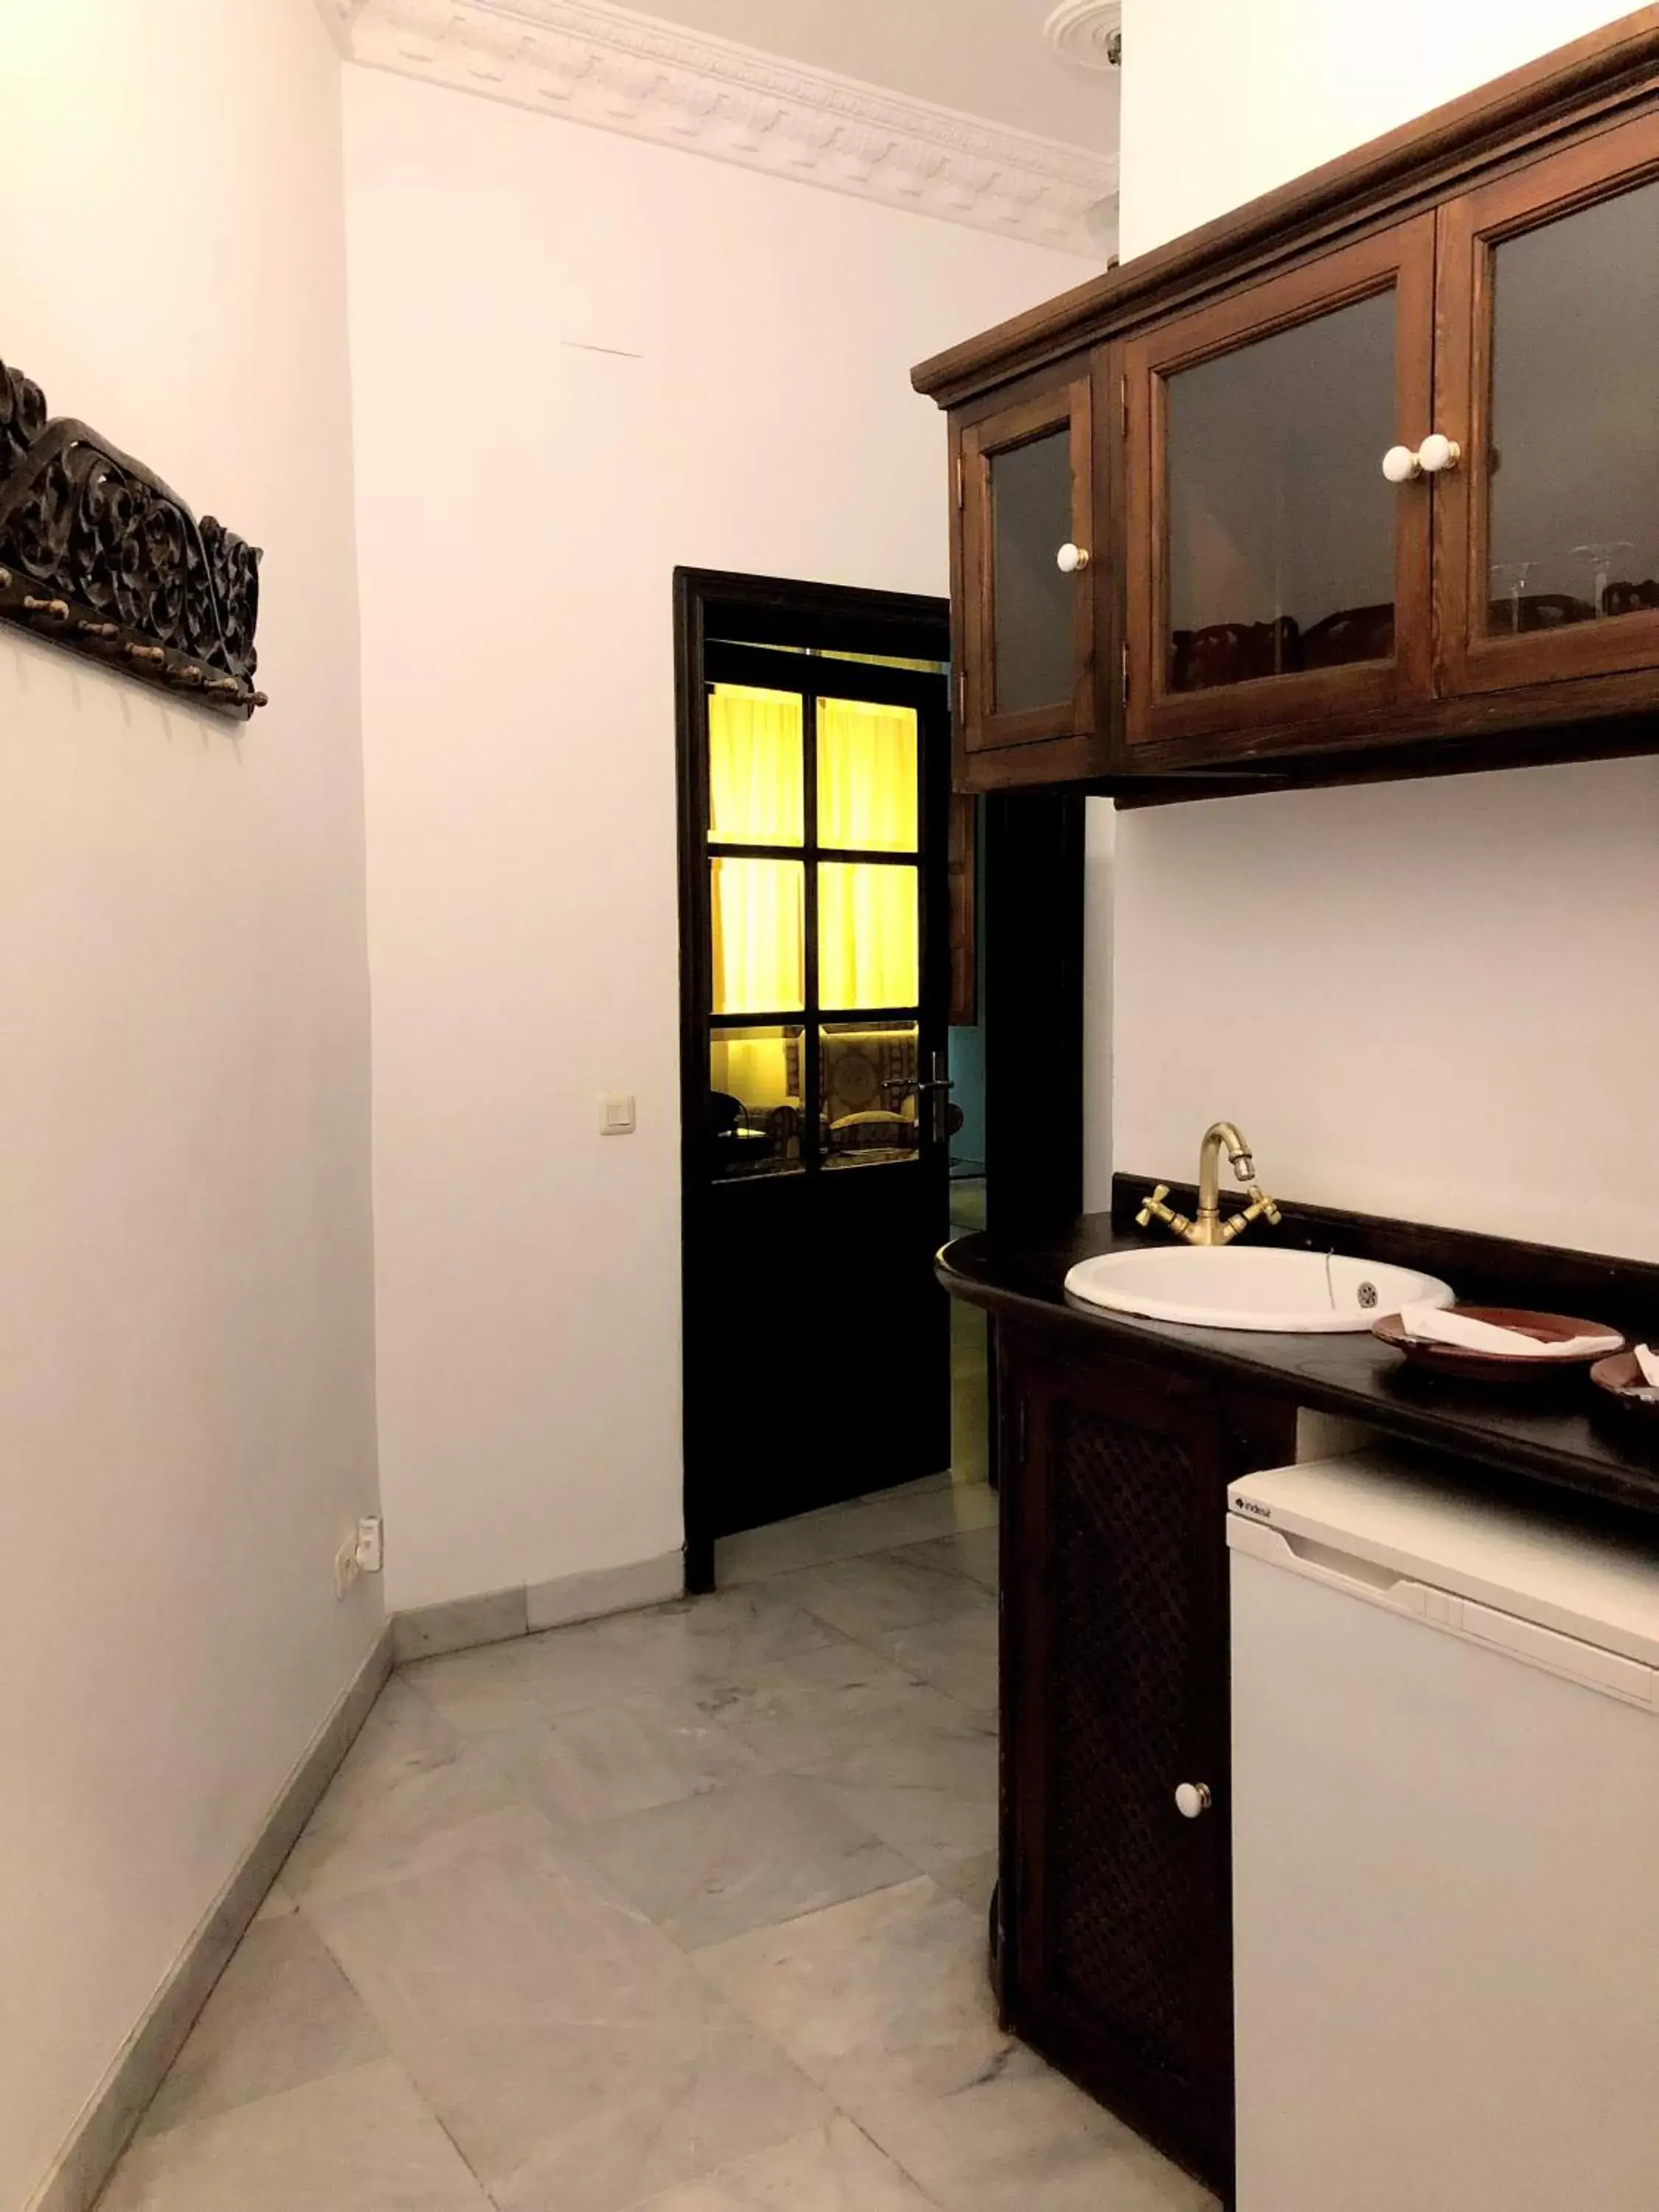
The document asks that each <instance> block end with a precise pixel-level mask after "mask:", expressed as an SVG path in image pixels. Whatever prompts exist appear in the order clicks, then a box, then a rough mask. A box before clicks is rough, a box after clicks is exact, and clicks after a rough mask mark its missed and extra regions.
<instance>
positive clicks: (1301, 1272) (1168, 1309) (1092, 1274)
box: [1066, 1244, 1455, 1336]
mask: <svg viewBox="0 0 1659 2212" xmlns="http://www.w3.org/2000/svg"><path fill="white" fill-rule="evenodd" d="M1066 1289H1067V1290H1068V1291H1071V1293H1072V1295H1073V1297H1079V1298H1085V1299H1086V1300H1087V1301H1088V1303H1089V1304H1091V1305H1094V1306H1106V1307H1108V1308H1109V1309H1110V1310H1112V1311H1113V1312H1115V1313H1127V1314H1139V1315H1140V1316H1142V1317H1143V1318H1144V1319H1146V1320H1147V1321H1182V1322H1194V1323H1196V1324H1197V1325H1198V1326H1199V1327H1200V1328H1263V1329H1277V1330H1279V1331H1281V1332H1283V1333H1284V1334H1287V1335H1295V1336H1325V1335H1329V1334H1334V1333H1336V1332H1338V1331H1341V1330H1352V1331H1356V1332H1357V1331H1358V1330H1360V1329H1366V1328H1370V1325H1371V1323H1372V1322H1374V1321H1376V1319H1377V1318H1378V1317H1379V1316H1381V1315H1383V1314H1391V1313H1398V1312H1399V1310H1400V1309H1401V1306H1406V1305H1413V1304H1424V1305H1431V1306H1449V1305H1450V1304H1452V1303H1453V1300H1454V1298H1455V1292H1454V1291H1452V1289H1451V1288H1450V1286H1449V1285H1448V1284H1445V1283H1443V1282H1441V1281H1440V1280H1439V1279H1438V1277H1437V1276H1434V1275H1419V1273H1417V1271H1416V1269H1415V1268H1413V1267H1383V1266H1382V1265H1381V1264H1380V1263H1379V1262H1378V1261H1374V1260H1348V1259H1344V1258H1342V1257H1340V1255H1335V1254H1332V1255H1326V1254H1325V1253H1323V1252H1281V1251H1275V1250H1273V1249H1272V1248H1271V1247H1268V1246H1266V1245H1249V1244H1247V1245H1243V1246H1242V1247H1241V1246H1239V1245H1237V1244H1221V1245H1213V1244H1211V1245H1206V1244H1174V1245H1170V1247H1168V1248H1167V1249H1165V1248H1164V1247H1163V1246H1161V1245H1160V1246H1156V1247H1154V1248H1153V1249H1150V1250H1145V1251H1141V1250H1137V1251H1133V1252H1103V1253H1102V1254H1101V1255H1100V1257H1099V1258H1098V1259H1096V1260H1080V1261H1079V1262H1078V1264H1077V1266H1076V1267H1073V1269H1072V1271H1071V1273H1069V1274H1068V1275H1067V1276H1066Z"/></svg>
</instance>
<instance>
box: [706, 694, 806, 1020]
mask: <svg viewBox="0 0 1659 2212" xmlns="http://www.w3.org/2000/svg"><path fill="white" fill-rule="evenodd" d="M802 750H803V748H802V743H801V713H800V699H799V696H798V695H797V694H796V693H795V692H793V691H752V690H749V689H747V688H746V687H745V686H741V685H738V684H715V685H714V689H713V690H712V691H711V692H710V693H709V696H708V835H709V836H710V837H711V838H712V839H713V840H714V842H715V843H716V844H719V845H799V843H800V842H801V840H802V838H803V836H805V811H804V809H803V806H802V804H801V785H802V771H801V759H802ZM777 1003H780V1002H778V1001H774V1004H777ZM784 1003H787V1002H784Z"/></svg>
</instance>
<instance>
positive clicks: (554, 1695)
mask: <svg viewBox="0 0 1659 2212" xmlns="http://www.w3.org/2000/svg"><path fill="white" fill-rule="evenodd" d="M598 1629H599V1623H598V1622H597V1621H583V1622H581V1623H580V1625H579V1626H575V1627H572V1628H550V1629H544V1630H543V1631H542V1632H541V1633H540V1634H538V1635H536V1636H525V1637H520V1638H518V1639H517V1641H516V1642H513V1643H511V1644H485V1645H482V1646H480V1647H479V1649H477V1650H474V1651H449V1652H445V1653H443V1654H442V1655H441V1656H439V1657H437V1658H433V1659H417V1660H414V1661H411V1662H410V1664H409V1665H408V1666H406V1667H404V1668H400V1669H399V1670H398V1677H397V1679H398V1680H399V1681H401V1682H403V1683H404V1685H405V1686H406V1687H408V1688H409V1689H410V1690H412V1691H414V1692H416V1694H417V1695H418V1696H419V1697H421V1698H422V1699H424V1701H425V1702H426V1704H427V1705H428V1706H430V1707H431V1709H432V1711H435V1713H437V1714H439V1715H440V1716H441V1718H442V1719H444V1720H445V1721H447V1723H448V1724H449V1725H450V1727H451V1728H452V1729H454V1730H455V1731H456V1733H457V1734H458V1735H462V1736H477V1735H485V1734H488V1733H489V1732H490V1731H492V1730H494V1729H521V1728H528V1727H532V1726H534V1725H535V1724H536V1723H538V1722H541V1721H548V1720H556V1719H557V1718H558V1717H559V1716H560V1715H561V1714H563V1713H574V1712H580V1711H581V1710H582V1708H583V1707H584V1706H586V1705H609V1704H614V1703H615V1702H616V1700H617V1699H619V1698H625V1697H628V1696H629V1695H630V1694H631V1693H632V1692H634V1690H635V1688H636V1687H637V1686H638V1685H637V1684H636V1683H635V1681H634V1680H633V1679H632V1678H631V1677H629V1675H628V1674H627V1673H626V1672H625V1670H624V1669H623V1666H622V1664H621V1662H620V1661H619V1659H618V1656H617V1652H616V1650H614V1649H613V1648H612V1647H611V1645H609V1644H602V1643H601V1642H600V1641H599V1635H598Z"/></svg>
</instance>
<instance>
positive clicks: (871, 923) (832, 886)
mask: <svg viewBox="0 0 1659 2212" xmlns="http://www.w3.org/2000/svg"><path fill="white" fill-rule="evenodd" d="M917 892H918V885H917V877H916V871H915V869H914V868H905V867H891V866H888V867H884V866H880V865H879V864H878V863H876V862H869V861H850V860H826V861H824V862H823V865H822V866H820V867H819V869H818V998H819V1002H820V1003H821V1004H822V1005H823V1006H826V1007H829V1008H830V1009H832V1010H835V1011H839V1010H841V1009H842V1008H852V1007H858V1006H915V1005H916V1004H917V1002H918V1001H919V1000H920V999H921V945H920V930H919V927H918V917H917V911H916V908H917Z"/></svg>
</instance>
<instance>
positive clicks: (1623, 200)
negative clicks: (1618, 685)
mask: <svg viewBox="0 0 1659 2212" xmlns="http://www.w3.org/2000/svg"><path fill="white" fill-rule="evenodd" d="M1656 385H1659V184H1653V185H1643V186H1642V187H1641V188H1640V189H1639V190H1638V191H1633V192H1625V193H1623V194H1621V195H1620V197H1618V198H1617V199H1611V200H1603V201H1601V202H1600V203H1599V204H1597V205H1595V206H1594V207H1588V208H1583V209H1581V210H1579V211H1578V212H1577V214H1575V215H1571V216H1564V217H1563V218H1562V219H1561V220H1560V221H1559V222H1552V223H1547V224H1545V225H1543V226H1542V227H1541V228H1539V229H1537V230H1531V231H1527V232H1524V233H1523V234H1522V235H1521V236H1520V237H1518V238H1511V239H1506V240H1504V242H1503V243H1502V244H1501V245H1499V246H1497V247H1496V248H1495V249H1494V251H1493V254H1492V438H1491V457H1490V464H1489V476H1490V482H1491V491H1490V494H1489V497H1490V501H1491V506H1490V508H1489V516H1490V541H1489V547H1488V550H1489V555H1490V559H1491V564H1492V565H1491V570H1490V574H1489V576H1488V586H1489V588H1488V593H1487V603H1486V629H1487V632H1488V634H1489V635H1495V636H1500V637H1501V636H1508V635H1512V634H1514V633H1517V632H1521V631H1528V630H1543V629H1559V628H1560V627H1561V626H1562V625H1564V624H1566V623H1587V622H1597V621H1607V620H1610V619H1613V618H1615V617H1618V616H1620V615H1628V614H1638V613H1642V612H1644V611H1650V610H1652V609H1654V608H1656V607H1659V402H1656V398H1655V391H1656Z"/></svg>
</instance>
